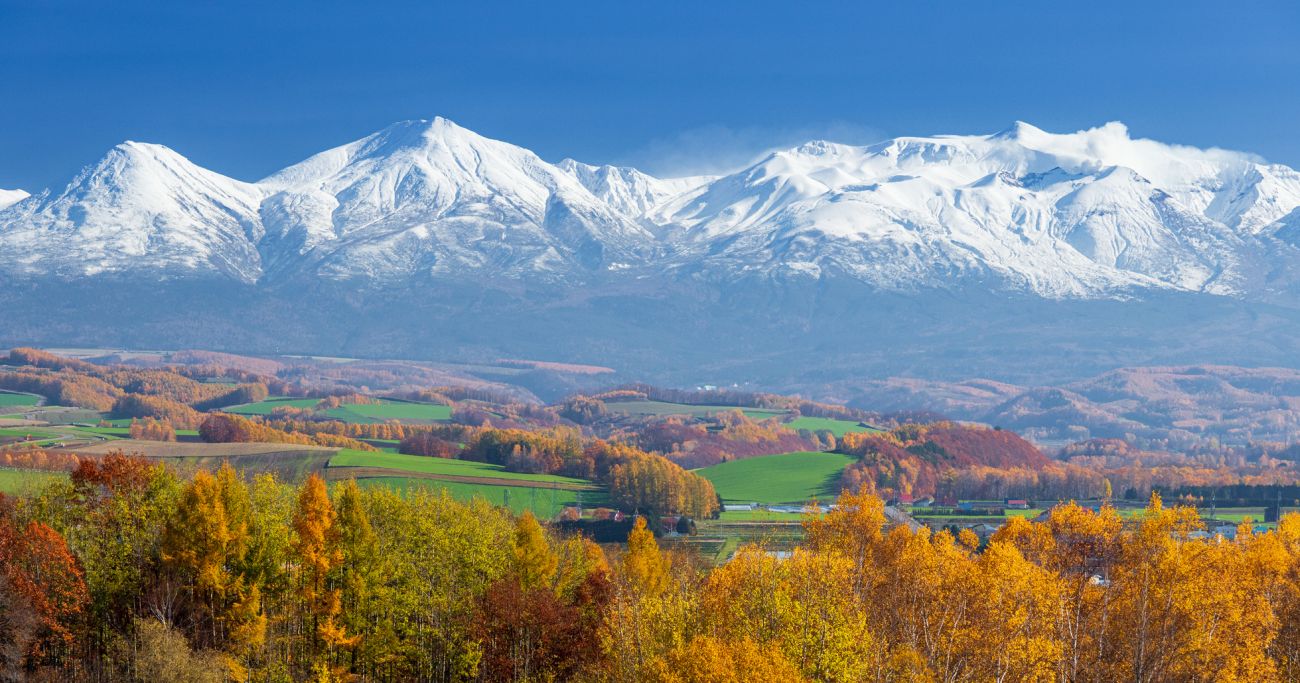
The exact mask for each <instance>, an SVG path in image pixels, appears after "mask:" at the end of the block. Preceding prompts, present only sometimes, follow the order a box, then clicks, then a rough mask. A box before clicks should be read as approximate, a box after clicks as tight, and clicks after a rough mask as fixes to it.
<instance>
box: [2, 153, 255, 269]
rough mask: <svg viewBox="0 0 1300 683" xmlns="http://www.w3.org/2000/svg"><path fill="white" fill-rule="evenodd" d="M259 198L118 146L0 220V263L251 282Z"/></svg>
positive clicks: (177, 160)
mask: <svg viewBox="0 0 1300 683" xmlns="http://www.w3.org/2000/svg"><path fill="white" fill-rule="evenodd" d="M263 196H264V193H263V192H262V190H261V189H260V188H258V187H257V186H256V185H252V184H249V183H243V182H240V181H237V180H233V179H231V178H227V177H225V176H222V175H220V174H218V173H214V172H212V171H208V170H206V169H203V168H200V167H198V166H196V165H195V164H193V163H191V162H190V161H189V160H188V159H186V158H185V157H183V156H181V155H180V154H177V153H176V152H174V151H172V150H171V149H168V148H167V147H164V146H162V145H152V144H144V143H138V142H124V143H122V144H120V145H117V146H116V147H114V148H113V149H111V150H109V152H108V154H106V155H105V156H104V157H103V158H102V159H100V160H99V161H98V162H97V163H95V164H93V165H91V166H88V167H86V168H85V169H84V170H82V171H81V173H79V174H78V175H77V177H76V178H74V179H73V180H72V182H71V183H69V184H68V186H67V187H66V188H64V189H63V190H62V191H61V192H59V193H58V194H56V195H51V194H50V193H44V194H42V195H40V196H39V197H35V198H33V199H30V200H28V201H24V202H20V203H18V204H16V205H13V206H11V207H9V208H8V209H6V210H4V211H0V263H3V264H5V265H6V267H7V268H6V269H7V270H10V271H17V272H25V273H44V272H56V273H59V274H61V275H94V274H99V273H115V272H127V271H130V272H154V273H163V274H166V273H169V272H176V271H180V272H185V273H199V274H204V273H206V274H210V275H215V276H221V277H233V278H236V279H239V280H242V281H245V282H252V281H255V280H256V279H257V275H258V268H259V267H258V263H257V259H256V250H255V249H254V248H253V244H254V242H255V241H256V240H257V239H258V238H259V237H260V235H261V228H260V225H259V223H258V220H257V209H258V205H259V204H260V203H261V199H262V197H263Z"/></svg>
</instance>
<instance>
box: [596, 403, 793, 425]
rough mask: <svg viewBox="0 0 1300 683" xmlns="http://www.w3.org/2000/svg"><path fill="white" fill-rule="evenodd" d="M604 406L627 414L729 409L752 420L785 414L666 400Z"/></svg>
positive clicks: (703, 413) (707, 412)
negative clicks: (739, 412) (742, 413)
mask: <svg viewBox="0 0 1300 683" xmlns="http://www.w3.org/2000/svg"><path fill="white" fill-rule="evenodd" d="M605 408H606V409H607V410H608V411H609V412H611V413H626V414H628V415H690V416H693V417H705V416H707V415H715V414H717V413H723V412H727V411H729V410H739V411H742V412H744V413H745V415H746V416H747V417H749V418H750V419H754V420H766V419H767V418H770V417H778V416H781V415H785V414H787V413H786V411H784V410H766V409H763V408H741V407H739V406H697V405H687V404H685V403H668V402H666V401H610V402H608V403H606V404H605Z"/></svg>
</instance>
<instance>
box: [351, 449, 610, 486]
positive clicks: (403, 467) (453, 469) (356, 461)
mask: <svg viewBox="0 0 1300 683" xmlns="http://www.w3.org/2000/svg"><path fill="white" fill-rule="evenodd" d="M329 466H330V469H332V470H333V469H338V470H346V469H347V468H365V469H367V470H369V469H373V468H382V469H385V470H397V471H400V472H412V473H419V474H427V475H431V476H430V477H424V479H437V478H441V477H448V478H450V477H455V478H458V479H463V480H468V479H475V480H481V479H482V480H496V481H503V482H520V483H519V484H516V485H517V486H522V485H524V484H523V482H527V483H528V484H532V485H534V486H536V485H538V484H542V485H546V486H557V487H560V488H569V489H587V488H591V486H592V485H591V482H588V481H586V480H585V479H574V478H572V477H561V476H557V475H553V474H527V473H523V472H507V471H505V469H504V468H502V467H501V466H500V465H493V464H490V463H485V462H474V461H471V460H452V459H450V458H427V457H424V456H419V455H402V454H399V453H371V452H367V451H355V450H347V449H345V450H342V451H339V453H338V455H335V456H334V457H333V458H331V459H330V463H329ZM331 474H332V475H333V476H340V475H341V476H344V477H346V476H347V473H346V471H340V472H337V473H331Z"/></svg>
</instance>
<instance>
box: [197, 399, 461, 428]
mask: <svg viewBox="0 0 1300 683" xmlns="http://www.w3.org/2000/svg"><path fill="white" fill-rule="evenodd" d="M381 401H382V402H381V403H366V404H361V403H355V404H346V405H342V406H339V407H337V408H330V409H329V410H326V411H324V414H325V415H327V416H328V417H332V418H334V419H336V420H342V421H344V422H350V423H353V424H372V423H376V422H387V421H389V420H399V421H402V422H410V423H417V424H427V423H431V422H442V421H446V420H449V419H451V406H443V405H435V404H432V403H416V402H413V401H394V400H389V399H381ZM318 403H320V399H316V398H289V397H285V396H272V397H271V398H268V399H266V400H265V401H258V402H257V403H245V404H242V405H237V406H230V407H229V408H223V409H222V410H223V411H224V412H227V413H233V414H235V415H270V414H271V412H272V411H274V410H275V409H276V408H283V407H290V408H313V407H315V406H316V404H318Z"/></svg>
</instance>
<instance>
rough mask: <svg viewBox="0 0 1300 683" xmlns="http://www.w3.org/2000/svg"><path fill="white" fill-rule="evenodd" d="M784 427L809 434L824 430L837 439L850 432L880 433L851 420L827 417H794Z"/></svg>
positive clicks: (873, 428)
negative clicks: (804, 430) (805, 430)
mask: <svg viewBox="0 0 1300 683" xmlns="http://www.w3.org/2000/svg"><path fill="white" fill-rule="evenodd" d="M785 426H787V427H789V428H790V429H794V430H800V429H807V430H808V431H810V432H819V431H822V430H826V431H829V432H830V433H832V434H834V435H835V438H837V439H838V438H840V437H842V436H844V435H845V434H848V433H850V432H878V431H880V430H879V429H876V428H875V427H868V426H866V425H864V424H862V423H859V422H853V421H852V420H834V419H831V418H829V417H802V416H801V417H796V418H795V419H793V420H790V421H789V422H787V423H785Z"/></svg>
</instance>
